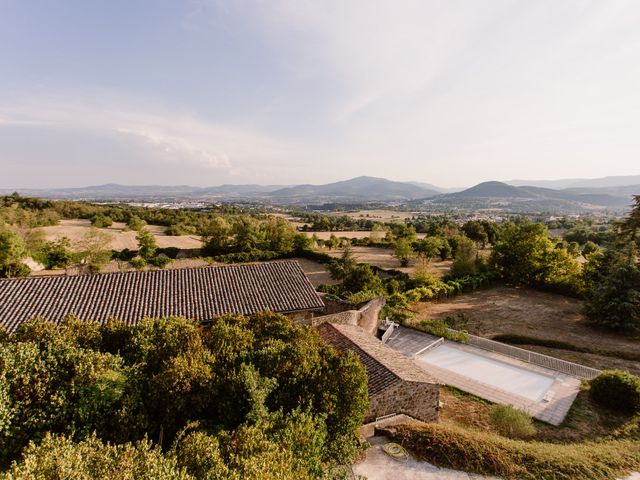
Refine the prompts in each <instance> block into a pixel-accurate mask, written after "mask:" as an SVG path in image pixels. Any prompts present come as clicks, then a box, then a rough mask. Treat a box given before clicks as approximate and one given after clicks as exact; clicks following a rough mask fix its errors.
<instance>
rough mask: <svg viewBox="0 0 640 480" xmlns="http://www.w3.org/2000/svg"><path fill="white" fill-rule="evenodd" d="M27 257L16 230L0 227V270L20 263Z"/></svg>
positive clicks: (22, 242) (23, 244) (25, 249)
mask: <svg viewBox="0 0 640 480" xmlns="http://www.w3.org/2000/svg"><path fill="white" fill-rule="evenodd" d="M26 256H27V246H26V244H25V243H24V240H23V239H22V237H20V235H19V234H18V232H17V231H16V230H14V229H13V228H11V227H7V226H1V225H0V268H1V267H4V266H7V265H11V264H15V263H20V262H21V261H22V260H23V259H24V258H25V257H26Z"/></svg>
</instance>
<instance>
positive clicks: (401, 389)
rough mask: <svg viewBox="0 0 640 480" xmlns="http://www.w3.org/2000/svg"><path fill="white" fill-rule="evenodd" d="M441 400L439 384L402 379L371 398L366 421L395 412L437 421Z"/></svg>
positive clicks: (426, 420) (419, 418)
mask: <svg viewBox="0 0 640 480" xmlns="http://www.w3.org/2000/svg"><path fill="white" fill-rule="evenodd" d="M439 401H440V386H439V385H437V384H433V383H423V382H408V381H405V380H400V381H398V382H397V383H395V384H393V385H391V386H390V387H389V388H387V389H385V390H383V391H382V392H380V393H378V394H376V395H372V396H371V398H369V411H368V412H367V416H366V417H365V422H373V421H375V419H376V418H378V417H383V416H385V415H391V414H394V413H398V414H399V413H403V414H405V415H409V416H411V417H413V418H416V419H418V420H422V421H423V422H435V421H437V420H438V405H439Z"/></svg>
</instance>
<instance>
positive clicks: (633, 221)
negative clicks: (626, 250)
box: [620, 195, 640, 240]
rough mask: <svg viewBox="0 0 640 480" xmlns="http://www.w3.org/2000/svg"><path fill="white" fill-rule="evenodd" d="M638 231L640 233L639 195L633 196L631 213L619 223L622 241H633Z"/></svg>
mask: <svg viewBox="0 0 640 480" xmlns="http://www.w3.org/2000/svg"><path fill="white" fill-rule="evenodd" d="M638 231H640V195H634V196H633V206H632V208H631V212H629V215H627V218H625V219H624V221H623V222H622V223H621V225H620V232H621V234H622V236H623V238H624V239H627V240H634V239H635V238H636V236H637V234H638Z"/></svg>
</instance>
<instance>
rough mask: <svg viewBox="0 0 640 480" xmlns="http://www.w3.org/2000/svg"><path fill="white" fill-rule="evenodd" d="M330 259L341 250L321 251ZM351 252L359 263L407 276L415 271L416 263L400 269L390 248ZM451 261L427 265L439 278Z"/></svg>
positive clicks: (339, 253)
mask: <svg viewBox="0 0 640 480" xmlns="http://www.w3.org/2000/svg"><path fill="white" fill-rule="evenodd" d="M323 251H324V252H326V253H328V254H329V255H331V256H332V257H339V256H340V255H342V252H343V250H342V249H335V250H323ZM351 252H352V253H353V256H354V257H355V258H356V260H357V261H358V262H360V263H368V264H370V265H375V266H376V267H379V268H384V269H387V270H388V269H395V270H400V271H402V272H404V273H408V274H409V275H411V274H413V273H414V272H415V270H416V261H411V262H410V263H409V266H408V267H400V262H399V261H398V259H397V258H395V257H394V256H393V250H391V249H390V248H378V247H351ZM451 263H452V262H451V260H445V261H439V260H432V261H431V262H430V264H429V268H430V271H431V273H432V274H433V275H434V276H436V277H438V278H440V277H442V276H443V275H444V274H445V273H447V272H448V271H449V269H450V268H451Z"/></svg>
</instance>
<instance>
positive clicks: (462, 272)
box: [447, 236, 480, 278]
mask: <svg viewBox="0 0 640 480" xmlns="http://www.w3.org/2000/svg"><path fill="white" fill-rule="evenodd" d="M456 243H457V248H456V253H455V255H454V257H453V264H452V265H451V270H450V271H449V273H448V275H447V276H448V277H450V278H459V277H466V276H473V275H475V274H476V273H478V264H479V263H480V260H479V257H478V249H477V247H476V245H475V243H474V242H473V241H471V239H469V238H467V237H465V236H460V237H458V240H457V242H456Z"/></svg>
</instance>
